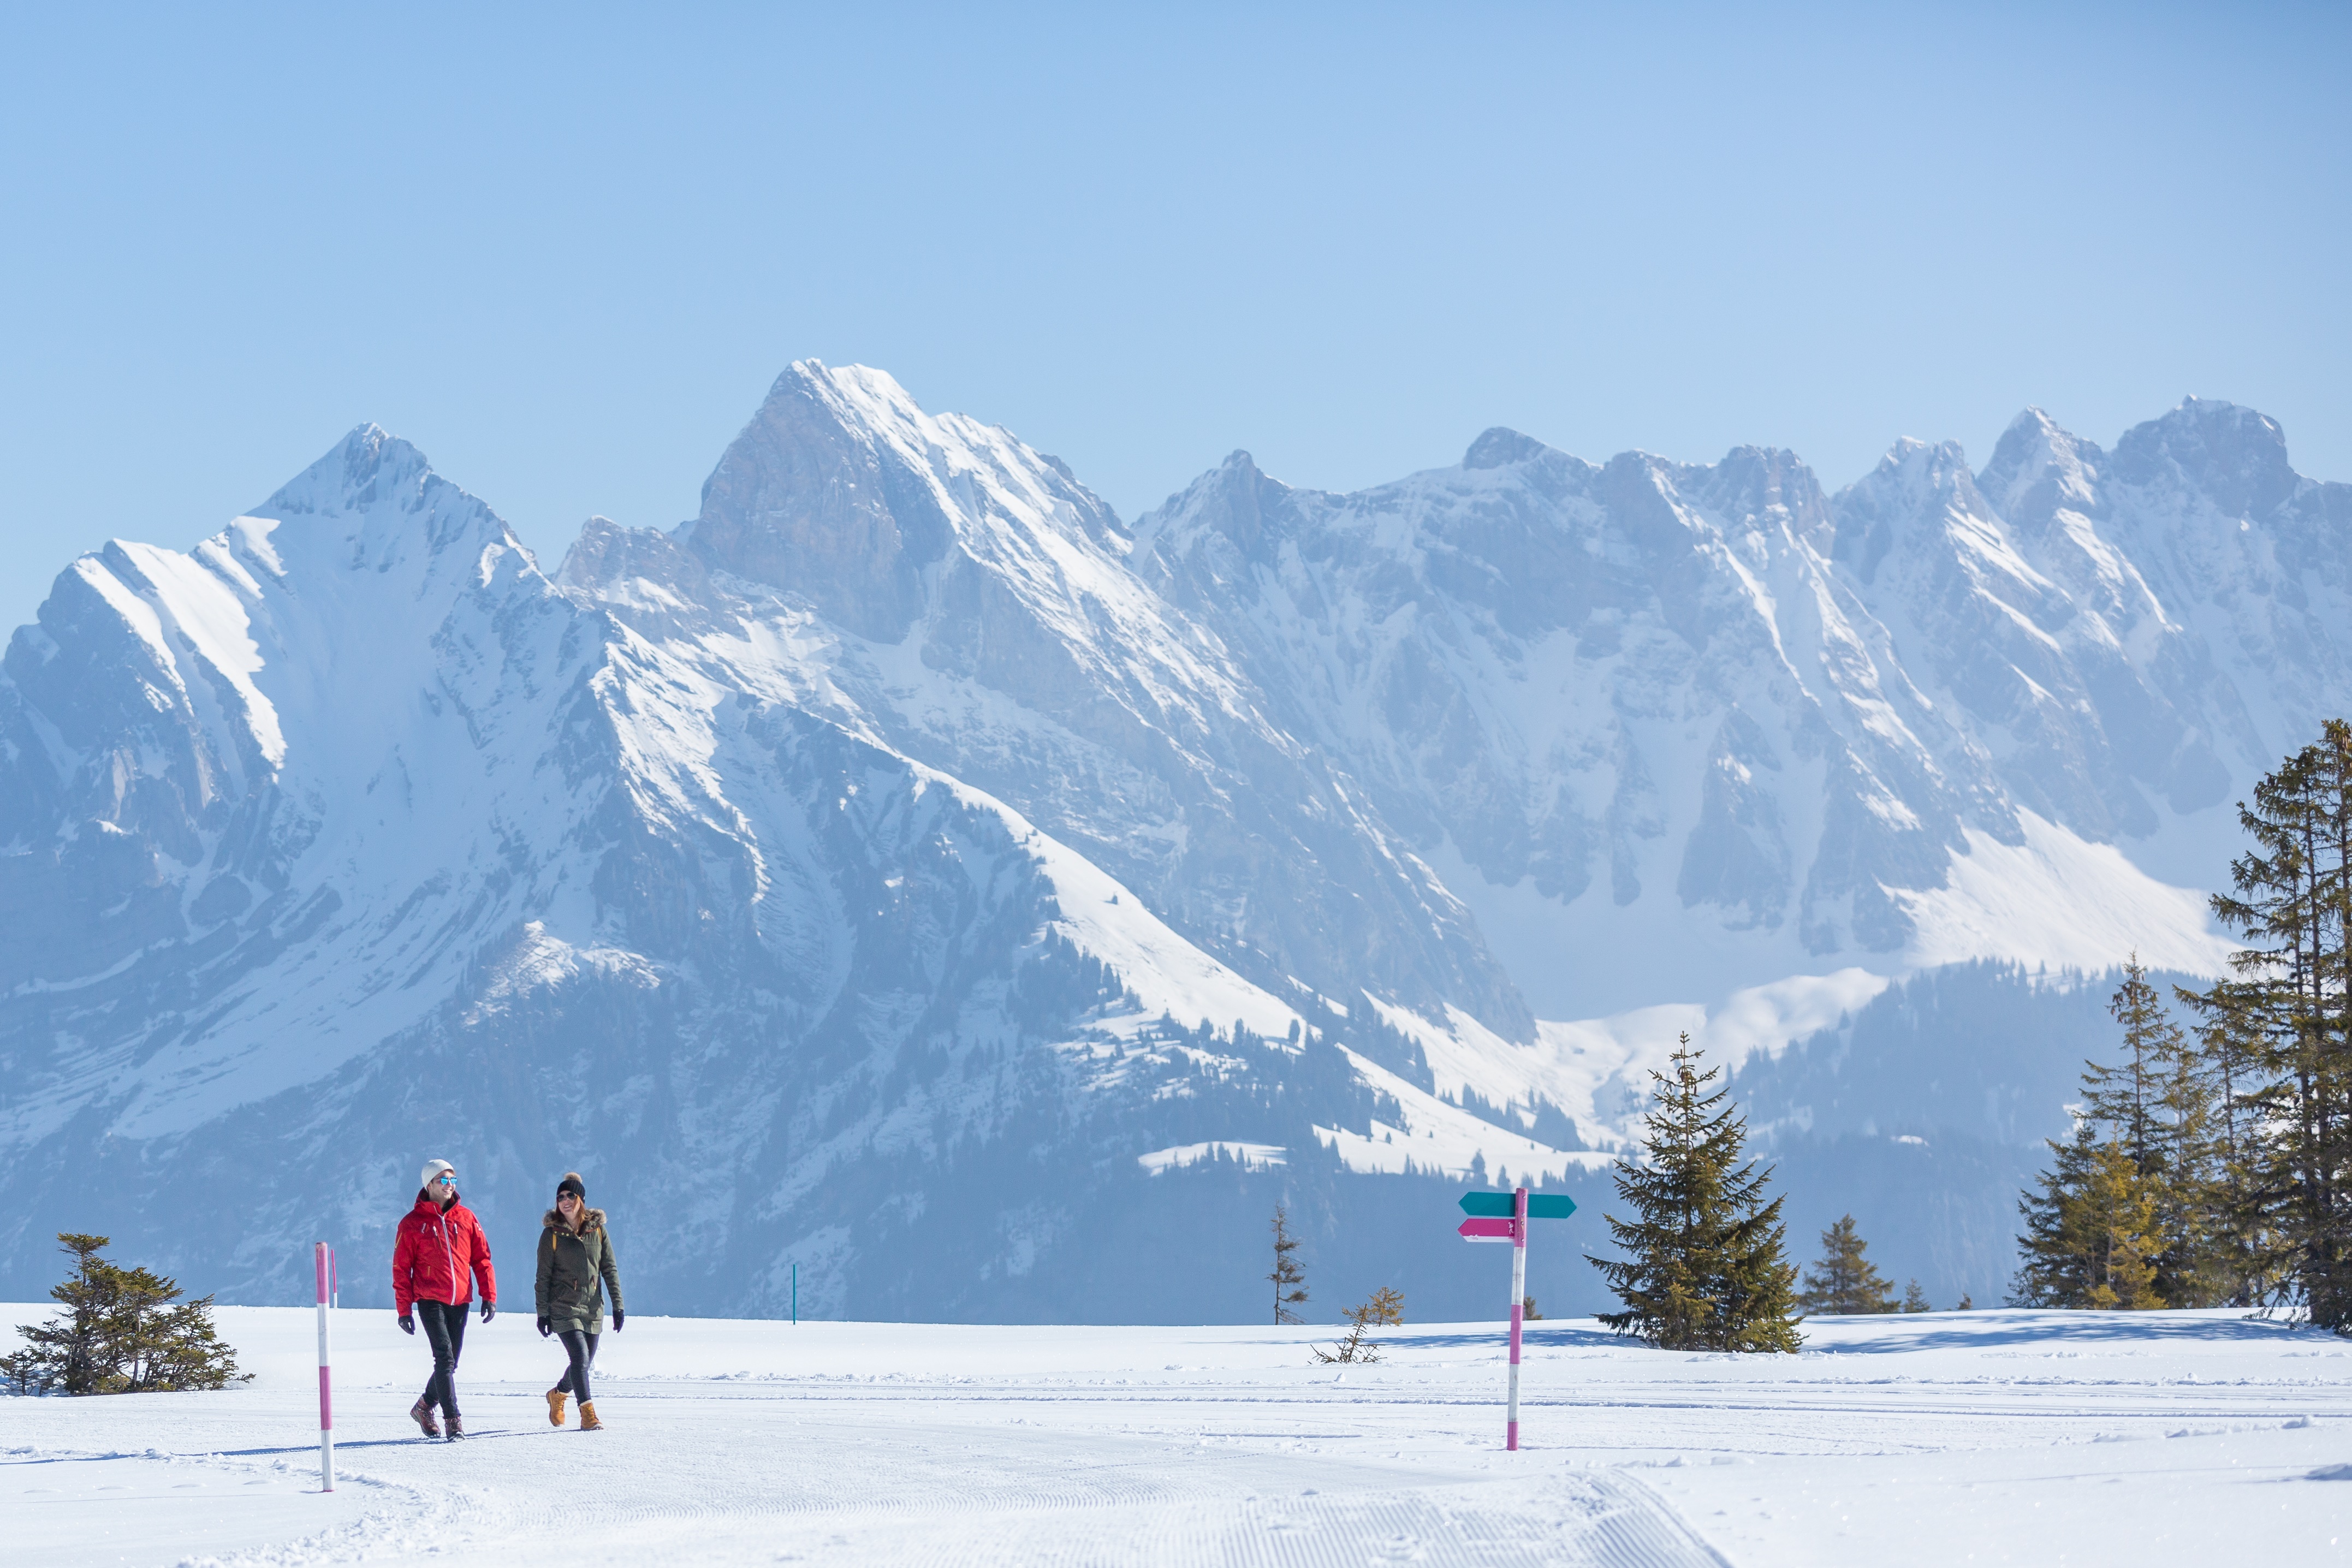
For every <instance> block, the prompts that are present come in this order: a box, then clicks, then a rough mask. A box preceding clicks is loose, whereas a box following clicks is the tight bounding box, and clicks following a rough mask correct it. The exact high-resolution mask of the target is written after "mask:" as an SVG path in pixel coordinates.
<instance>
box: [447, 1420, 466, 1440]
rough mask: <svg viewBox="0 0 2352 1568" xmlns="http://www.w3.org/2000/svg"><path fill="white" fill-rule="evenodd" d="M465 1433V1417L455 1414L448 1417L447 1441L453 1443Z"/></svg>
mask: <svg viewBox="0 0 2352 1568" xmlns="http://www.w3.org/2000/svg"><path fill="white" fill-rule="evenodd" d="M465 1435H466V1422H465V1418H464V1417H463V1416H457V1415H452V1416H451V1417H449V1441H451V1442H452V1443H454V1442H456V1441H457V1439H458V1438H460V1437H462V1436H465Z"/></svg>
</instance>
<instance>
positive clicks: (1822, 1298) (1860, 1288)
mask: <svg viewBox="0 0 2352 1568" xmlns="http://www.w3.org/2000/svg"><path fill="white" fill-rule="evenodd" d="M1868 1250H1870V1243H1868V1242H1866V1241H1864V1240H1863V1239H1862V1237H1861V1236H1860V1235H1859V1234H1857V1233H1856V1232H1855V1230H1854V1227H1853V1215H1843V1216H1841V1217H1840V1218H1839V1220H1838V1222H1837V1223H1836V1224H1835V1225H1833V1226H1830V1227H1829V1229H1827V1230H1825V1231H1823V1232H1822V1260H1821V1261H1820V1262H1819V1263H1816V1264H1814V1265H1813V1266H1812V1267H1811V1268H1809V1269H1807V1270H1806V1271H1805V1279H1804V1286H1805V1288H1804V1289H1803V1290H1802V1291H1801V1292H1800V1293H1799V1295H1798V1297H1797V1305H1798V1306H1800V1307H1801V1308H1803V1309H1804V1310H1805V1312H1806V1314H1807V1315H1808V1316H1817V1315H1826V1314H1834V1315H1837V1316H1841V1317H1843V1316H1850V1315H1853V1314H1856V1313H1864V1312H1891V1311H1893V1310H1895V1293H1894V1290H1893V1289H1892V1288H1891V1287H1890V1286H1888V1284H1887V1283H1886V1281H1885V1279H1883V1278H1882V1277H1881V1276H1880V1274H1879V1272H1878V1268H1877V1266H1876V1265H1874V1263H1872V1262H1871V1261H1870V1259H1869V1258H1864V1256H1863V1254H1864V1253H1865V1252H1867V1251H1868Z"/></svg>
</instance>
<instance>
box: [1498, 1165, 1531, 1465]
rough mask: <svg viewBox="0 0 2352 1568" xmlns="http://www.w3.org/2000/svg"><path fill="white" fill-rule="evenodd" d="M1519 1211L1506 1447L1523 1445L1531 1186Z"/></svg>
mask: <svg viewBox="0 0 2352 1568" xmlns="http://www.w3.org/2000/svg"><path fill="white" fill-rule="evenodd" d="M1513 1195H1514V1196H1515V1197H1516V1198H1517V1203H1516V1204H1515V1205H1513V1206H1514V1208H1515V1209H1516V1210H1517V1212H1516V1213H1515V1214H1513V1215H1511V1411H1510V1415H1509V1416H1508V1417H1507V1419H1506V1420H1505V1422H1504V1424H1503V1447H1505V1448H1507V1449H1509V1450H1510V1451H1511V1452H1513V1453H1517V1451H1518V1447H1519V1330H1520V1328H1521V1326H1522V1324H1521V1321H1520V1320H1521V1319H1522V1318H1524V1317H1525V1316H1526V1314H1527V1310H1528V1190H1527V1188H1525V1187H1521V1188H1520V1189H1519V1190H1518V1191H1517V1193H1516V1194H1513Z"/></svg>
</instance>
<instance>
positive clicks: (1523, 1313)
mask: <svg viewBox="0 0 2352 1568" xmlns="http://www.w3.org/2000/svg"><path fill="white" fill-rule="evenodd" d="M1462 1212H1463V1213H1465V1214H1466V1215H1470V1217H1469V1218H1468V1219H1465V1220H1464V1221H1463V1222H1462V1224H1461V1226H1459V1227H1458V1228H1457V1230H1456V1232H1455V1234H1456V1235H1458V1236H1460V1237H1462V1239H1463V1240H1465V1241H1507V1242H1509V1243H1510V1244H1511V1398H1510V1407H1509V1411H1508V1413H1507V1415H1506V1416H1505V1419H1504V1423H1503V1447H1506V1448H1507V1449H1511V1450H1513V1451H1516V1450H1517V1448H1518V1446H1519V1339H1520V1330H1521V1329H1522V1327H1524V1325H1525V1321H1526V1318H1527V1301H1528V1221H1529V1220H1530V1219H1566V1218H1567V1217H1568V1216H1569V1215H1572V1214H1574V1213H1575V1212H1576V1200H1575V1199H1574V1198H1571V1197H1567V1196H1564V1195H1562V1194H1558V1193H1545V1194H1541V1195H1540V1196H1538V1195H1535V1194H1530V1193H1528V1190H1527V1188H1525V1187H1520V1188H1518V1189H1517V1191H1515V1192H1508V1193H1465V1194H1462Z"/></svg>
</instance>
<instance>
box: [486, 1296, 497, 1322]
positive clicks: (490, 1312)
mask: <svg viewBox="0 0 2352 1568" xmlns="http://www.w3.org/2000/svg"><path fill="white" fill-rule="evenodd" d="M498 1315H499V1304H498V1303H497V1302H496V1301H493V1300H490V1299H489V1298H488V1296H485V1297H483V1298H482V1321H484V1322H486V1323H487V1322H488V1321H490V1320H491V1319H492V1318H495V1317H497V1316H498Z"/></svg>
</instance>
